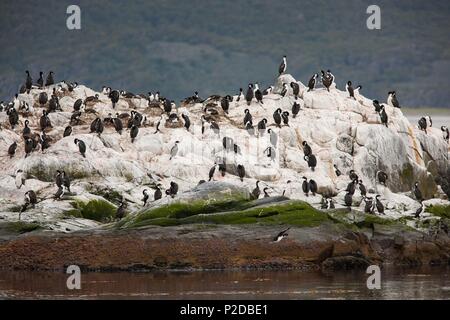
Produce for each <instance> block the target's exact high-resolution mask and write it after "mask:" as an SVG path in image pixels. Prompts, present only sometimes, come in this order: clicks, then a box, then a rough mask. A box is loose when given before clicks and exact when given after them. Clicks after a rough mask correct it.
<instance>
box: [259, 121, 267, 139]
mask: <svg viewBox="0 0 450 320" xmlns="http://www.w3.org/2000/svg"><path fill="white" fill-rule="evenodd" d="M266 126H267V119H266V118H263V119H262V120H261V121H259V122H258V132H259V134H260V135H263V134H264V132H265V131H266Z"/></svg>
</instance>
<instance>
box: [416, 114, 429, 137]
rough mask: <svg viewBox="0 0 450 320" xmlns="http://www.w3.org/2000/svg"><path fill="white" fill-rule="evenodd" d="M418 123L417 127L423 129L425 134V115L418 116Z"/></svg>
mask: <svg viewBox="0 0 450 320" xmlns="http://www.w3.org/2000/svg"><path fill="white" fill-rule="evenodd" d="M418 124H419V125H418V127H419V129H420V130H422V131H425V134H427V119H425V117H422V118H420V119H419V121H418Z"/></svg>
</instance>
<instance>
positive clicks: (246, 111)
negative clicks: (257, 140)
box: [244, 109, 253, 125]
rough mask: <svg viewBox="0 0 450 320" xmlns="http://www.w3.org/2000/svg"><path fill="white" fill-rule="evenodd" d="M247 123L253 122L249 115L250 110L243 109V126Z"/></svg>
mask: <svg viewBox="0 0 450 320" xmlns="http://www.w3.org/2000/svg"><path fill="white" fill-rule="evenodd" d="M247 122H250V123H251V122H253V117H252V114H251V113H250V110H248V109H245V110H244V125H246V124H247Z"/></svg>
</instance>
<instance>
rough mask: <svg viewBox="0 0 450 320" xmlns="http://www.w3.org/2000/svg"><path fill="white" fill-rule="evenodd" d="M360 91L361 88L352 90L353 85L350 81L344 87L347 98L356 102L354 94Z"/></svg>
mask: <svg viewBox="0 0 450 320" xmlns="http://www.w3.org/2000/svg"><path fill="white" fill-rule="evenodd" d="M361 89H362V86H357V87H356V88H353V84H352V82H351V81H348V82H347V84H346V85H345V90H346V91H347V92H348V94H349V97H350V98H353V99H355V100H356V98H355V92H358V91H359V90H361Z"/></svg>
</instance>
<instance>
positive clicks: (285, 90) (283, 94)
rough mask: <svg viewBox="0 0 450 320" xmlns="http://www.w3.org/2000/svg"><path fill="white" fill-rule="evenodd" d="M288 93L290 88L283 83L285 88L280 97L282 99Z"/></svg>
mask: <svg viewBox="0 0 450 320" xmlns="http://www.w3.org/2000/svg"><path fill="white" fill-rule="evenodd" d="M287 92H288V86H287V84H286V83H283V88H282V89H281V92H280V95H281V96H282V97H284V96H286V93H287Z"/></svg>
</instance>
